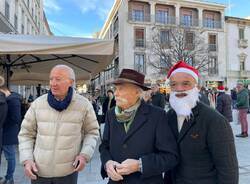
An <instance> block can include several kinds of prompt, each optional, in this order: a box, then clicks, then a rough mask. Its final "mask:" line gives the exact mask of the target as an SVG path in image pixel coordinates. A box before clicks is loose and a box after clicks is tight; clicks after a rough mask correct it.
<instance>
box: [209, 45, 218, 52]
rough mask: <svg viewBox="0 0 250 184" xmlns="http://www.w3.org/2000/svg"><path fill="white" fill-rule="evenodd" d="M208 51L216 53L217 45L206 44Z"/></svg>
mask: <svg viewBox="0 0 250 184" xmlns="http://www.w3.org/2000/svg"><path fill="white" fill-rule="evenodd" d="M208 50H209V51H210V52H215V51H217V45H216V44H208Z"/></svg>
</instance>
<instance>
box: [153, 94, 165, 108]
mask: <svg viewBox="0 0 250 184" xmlns="http://www.w3.org/2000/svg"><path fill="white" fill-rule="evenodd" d="M151 99H152V101H151V102H152V104H153V105H155V106H157V107H160V108H162V109H164V108H165V105H166V97H165V95H163V94H161V93H160V92H157V93H155V94H154V95H152V98H151Z"/></svg>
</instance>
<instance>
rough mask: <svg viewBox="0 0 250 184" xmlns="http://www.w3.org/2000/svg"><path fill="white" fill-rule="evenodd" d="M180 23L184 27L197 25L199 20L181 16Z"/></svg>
mask: <svg viewBox="0 0 250 184" xmlns="http://www.w3.org/2000/svg"><path fill="white" fill-rule="evenodd" d="M180 24H181V25H182V26H185V27H198V26H199V20H198V19H194V18H191V19H187V18H186V17H181V19H180Z"/></svg>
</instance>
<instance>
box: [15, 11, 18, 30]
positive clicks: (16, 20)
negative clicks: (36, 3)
mask: <svg viewBox="0 0 250 184" xmlns="http://www.w3.org/2000/svg"><path fill="white" fill-rule="evenodd" d="M17 24H18V23H17V15H16V14H15V16H14V26H15V29H16V30H17V26H18V25H17Z"/></svg>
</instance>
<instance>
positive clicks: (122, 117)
mask: <svg viewBox="0 0 250 184" xmlns="http://www.w3.org/2000/svg"><path fill="white" fill-rule="evenodd" d="M140 105H141V99H139V100H137V102H136V104H135V105H133V106H132V107H130V108H128V109H125V110H124V111H122V109H121V108H120V107H118V106H115V115H116V120H117V121H118V122H120V123H125V122H130V121H132V120H133V119H134V118H135V114H136V111H137V109H138V107H139V106H140Z"/></svg>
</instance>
